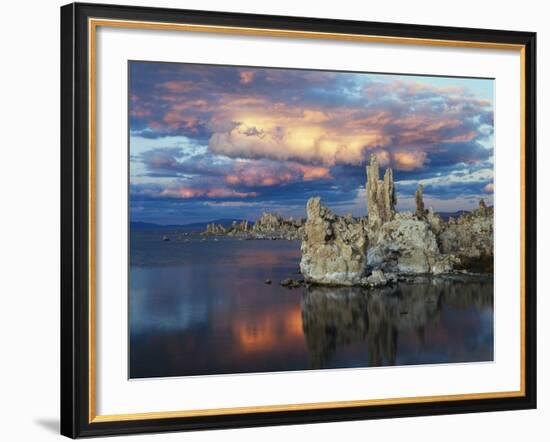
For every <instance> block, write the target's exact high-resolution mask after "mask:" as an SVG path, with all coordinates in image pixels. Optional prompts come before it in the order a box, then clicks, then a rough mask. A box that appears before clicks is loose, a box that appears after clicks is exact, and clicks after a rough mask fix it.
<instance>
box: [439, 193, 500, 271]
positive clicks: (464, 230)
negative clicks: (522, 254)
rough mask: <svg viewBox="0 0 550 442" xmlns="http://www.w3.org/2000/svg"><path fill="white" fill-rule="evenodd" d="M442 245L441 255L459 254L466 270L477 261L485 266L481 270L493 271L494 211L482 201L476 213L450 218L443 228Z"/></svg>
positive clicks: (440, 237) (440, 239) (440, 240)
mask: <svg viewBox="0 0 550 442" xmlns="http://www.w3.org/2000/svg"><path fill="white" fill-rule="evenodd" d="M439 242H440V247H441V252H442V253H448V254H455V255H457V256H458V257H459V259H460V260H461V262H462V264H463V266H464V267H468V263H473V262H475V263H476V264H478V265H480V266H481V267H482V268H481V269H479V270H485V271H492V261H493V246H494V239H493V208H492V207H487V206H486V205H485V202H484V201H483V200H481V201H480V203H479V209H477V210H476V211H474V212H472V213H465V214H463V215H461V216H460V217H459V218H458V219H456V220H455V219H450V220H449V222H448V223H446V224H445V226H444V227H443V228H442V231H441V234H440V235H439ZM483 267H485V268H483Z"/></svg>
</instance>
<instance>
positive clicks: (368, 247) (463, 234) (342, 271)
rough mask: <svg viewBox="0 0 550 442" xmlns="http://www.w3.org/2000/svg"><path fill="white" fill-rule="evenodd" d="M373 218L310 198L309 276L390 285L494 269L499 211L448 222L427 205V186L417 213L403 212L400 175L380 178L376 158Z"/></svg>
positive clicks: (371, 183) (305, 254) (305, 247)
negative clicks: (337, 212)
mask: <svg viewBox="0 0 550 442" xmlns="http://www.w3.org/2000/svg"><path fill="white" fill-rule="evenodd" d="M366 194H367V207H368V217H367V216H365V217H361V218H353V217H351V215H348V216H337V215H335V214H334V213H332V212H331V211H330V209H328V208H327V207H325V206H323V205H322V204H321V200H320V198H318V197H317V198H311V199H310V200H309V201H308V203H307V221H306V224H305V237H304V240H303V241H302V246H301V251H302V260H301V262H300V270H301V272H302V274H303V275H304V277H305V279H306V281H311V282H315V283H318V284H327V285H347V286H368V287H376V286H384V285H386V284H391V283H394V282H396V281H398V280H399V279H400V278H405V277H408V278H412V277H415V276H426V275H428V276H429V275H463V274H467V273H492V271H493V269H492V263H493V208H492V207H487V206H486V205H485V202H484V201H483V200H481V201H480V203H479V209H477V210H475V211H473V212H470V213H465V214H463V215H461V216H460V217H459V218H458V219H456V220H455V219H453V218H450V219H449V220H448V221H444V220H443V219H442V218H441V217H440V216H439V215H437V214H436V213H435V212H434V211H433V210H432V209H431V208H430V209H428V210H426V209H425V208H424V201H423V187H422V185H419V186H418V189H417V191H416V195H415V197H416V210H415V212H399V213H398V212H396V211H395V204H396V202H397V199H396V196H395V185H394V182H393V172H392V170H391V169H386V172H385V174H384V179H383V180H380V179H379V167H378V163H377V161H376V157H375V156H374V155H373V156H371V160H370V164H369V166H367V186H366Z"/></svg>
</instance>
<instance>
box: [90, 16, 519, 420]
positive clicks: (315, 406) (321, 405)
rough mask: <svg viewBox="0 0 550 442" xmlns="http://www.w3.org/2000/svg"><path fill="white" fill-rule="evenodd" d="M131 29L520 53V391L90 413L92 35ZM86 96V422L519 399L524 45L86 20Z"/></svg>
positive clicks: (92, 381)
mask: <svg viewBox="0 0 550 442" xmlns="http://www.w3.org/2000/svg"><path fill="white" fill-rule="evenodd" d="M100 26H102V27H114V28H132V29H146V30H161V31H186V32H206V33H217V34H235V35H245V36H246V35H252V36H264V37H287V38H306V39H322V40H339V41H356V42H366V43H386V44H410V45H418V46H444V47H460V48H474V49H497V50H509V51H518V52H519V54H520V70H521V72H520V105H521V110H520V119H521V121H520V169H521V170H520V179H521V183H520V189H521V191H520V193H521V197H520V198H521V201H520V209H521V223H520V224H521V226H520V235H521V238H520V285H521V287H520V312H519V314H520V389H519V390H518V391H498V392H487V393H465V394H452V395H437V396H415V397H399V398H387V399H367V400H352V401H335V402H315V403H301V404H283V405H261V406H246V407H233V408H214V409H196V410H179V411H154V412H146V413H128V414H110V415H97V414H96V282H95V276H96V55H97V54H96V36H97V28H98V27H100ZM88 37H89V40H88V49H89V51H88V74H89V76H88V93H89V119H88V125H89V126H88V127H89V140H88V141H89V146H88V149H89V170H88V173H89V206H88V209H89V231H88V240H89V248H88V249H89V256H88V259H89V269H88V270H89V275H88V277H89V284H88V290H89V305H88V307H89V318H88V319H89V334H88V339H89V340H88V344H89V355H88V356H89V367H88V375H89V382H88V393H89V395H88V397H89V401H88V407H89V410H88V421H89V423H100V422H117V421H133V420H145V419H168V418H179V417H199V416H221V415H238V414H246V413H260V412H261V413H267V412H280V411H298V410H302V411H303V410H322V409H327V408H347V407H365V406H375V405H396V404H419V403H427V402H443V401H461V400H482V399H497V398H512V397H521V396H525V147H526V145H525V98H526V96H525V46H524V45H520V44H505V43H492V42H474V41H459V40H439V39H424V38H411V37H390V36H377V35H359V34H345V33H342V34H339V33H330V32H312V31H292V30H282V29H264V28H244V27H232V26H210V25H196V24H182V23H158V22H140V21H130V20H111V19H95V18H90V19H88Z"/></svg>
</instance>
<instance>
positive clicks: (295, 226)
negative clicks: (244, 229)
mask: <svg viewBox="0 0 550 442" xmlns="http://www.w3.org/2000/svg"><path fill="white" fill-rule="evenodd" d="M252 232H253V233H254V234H257V235H270V236H272V235H276V236H280V237H282V238H286V239H301V238H302V236H303V233H304V221H303V220H302V219H299V220H295V219H294V218H292V217H291V218H288V219H285V218H283V217H282V216H279V215H276V214H274V213H267V212H264V213H263V214H262V216H261V217H260V218H259V219H258V221H256V222H255V223H254V226H253V227H252Z"/></svg>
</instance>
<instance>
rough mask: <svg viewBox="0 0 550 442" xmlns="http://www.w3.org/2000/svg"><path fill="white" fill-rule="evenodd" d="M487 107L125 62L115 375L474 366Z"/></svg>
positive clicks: (483, 255) (460, 91)
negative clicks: (121, 347)
mask: <svg viewBox="0 0 550 442" xmlns="http://www.w3.org/2000/svg"><path fill="white" fill-rule="evenodd" d="M494 103H495V81H494V78H478V77H455V76H433V75H432V76H430V75H423V74H422V72H421V71H419V72H418V73H417V74H415V75H411V74H402V73H395V72H355V71H335V70H321V69H296V68H285V67H280V68H279V67H254V66H238V65H216V64H193V63H176V62H157V61H154V60H128V165H129V166H128V169H129V176H128V193H129V196H128V225H129V228H128V260H129V270H128V327H129V332H128V340H129V342H128V353H129V354H128V361H129V362H128V371H129V373H128V377H129V378H130V379H135V378H164V377H178V376H198V375H222V374H238V373H260V372H287V371H298V370H327V369H357V368H361V369H366V368H369V369H371V368H375V367H391V366H408V365H420V364H457V363H478V364H479V363H487V362H492V361H493V360H494V327H493V322H494V314H493V313H494V312H493V305H494V302H495V298H496V297H497V296H506V294H505V293H499V294H496V293H494V284H493V260H494V240H493V229H494V226H493V221H494V220H493V218H494V217H493V213H494V199H493V194H494V192H495V179H494V143H495V140H494V122H493V120H494V118H493V117H494Z"/></svg>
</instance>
